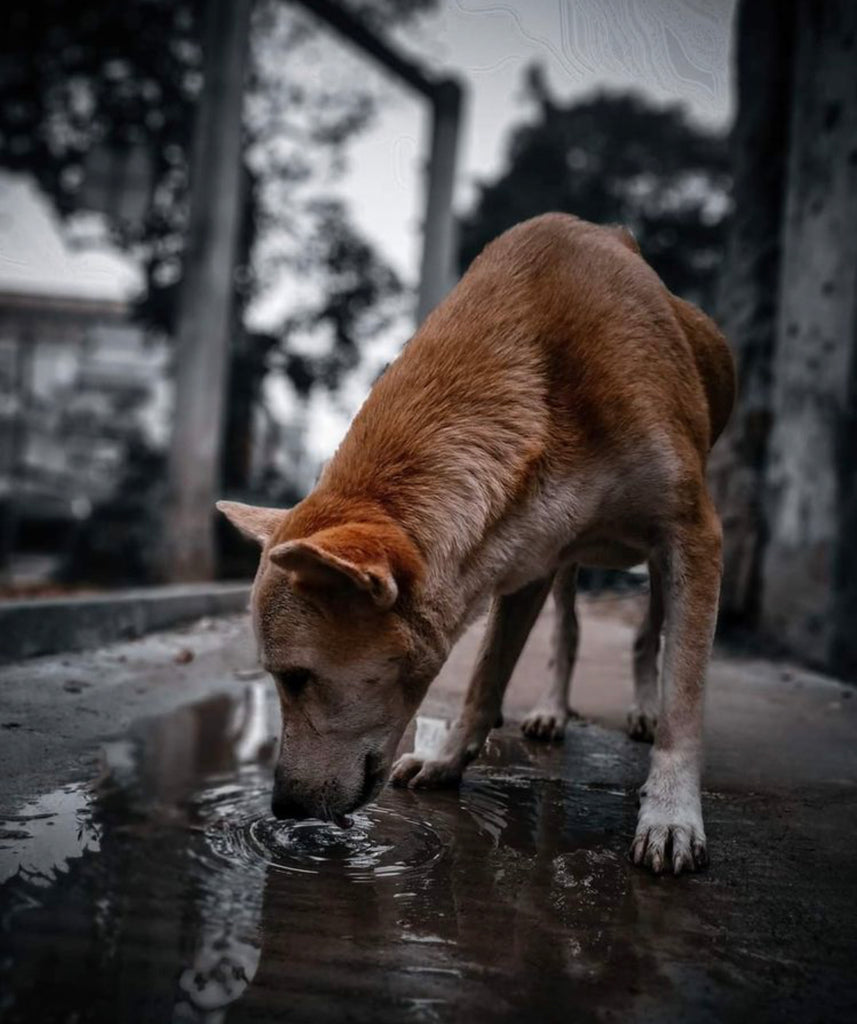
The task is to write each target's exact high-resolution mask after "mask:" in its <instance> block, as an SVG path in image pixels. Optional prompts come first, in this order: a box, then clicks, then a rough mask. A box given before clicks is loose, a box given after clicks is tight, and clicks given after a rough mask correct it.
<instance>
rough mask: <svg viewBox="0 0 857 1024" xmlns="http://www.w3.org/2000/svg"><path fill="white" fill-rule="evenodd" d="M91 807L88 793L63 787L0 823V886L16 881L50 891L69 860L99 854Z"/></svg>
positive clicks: (97, 836) (85, 788) (1, 820)
mask: <svg viewBox="0 0 857 1024" xmlns="http://www.w3.org/2000/svg"><path fill="white" fill-rule="evenodd" d="M89 804H90V793H89V789H88V787H86V786H83V785H73V786H64V787H63V788H62V789H57V790H55V791H54V792H53V793H46V794H45V795H44V796H40V797H39V798H38V800H34V801H33V802H32V803H28V804H24V805H23V806H22V807H20V808H19V809H18V811H17V812H16V813H15V814H13V815H9V816H8V817H6V818H0V885H2V884H3V882H5V881H7V880H8V879H10V878H12V877H14V876H18V877H21V878H26V879H27V880H28V881H29V882H30V883H32V884H33V885H50V884H51V883H52V882H53V881H55V880H56V877H57V873H58V872H61V871H63V870H64V868H65V865H66V864H67V863H68V862H69V861H70V860H74V859H75V858H76V857H80V856H82V855H83V854H84V853H85V852H86V851H87V850H93V851H95V850H98V848H99V830H98V828H97V827H96V826H95V825H94V824H93V823H92V820H91V817H90V814H89Z"/></svg>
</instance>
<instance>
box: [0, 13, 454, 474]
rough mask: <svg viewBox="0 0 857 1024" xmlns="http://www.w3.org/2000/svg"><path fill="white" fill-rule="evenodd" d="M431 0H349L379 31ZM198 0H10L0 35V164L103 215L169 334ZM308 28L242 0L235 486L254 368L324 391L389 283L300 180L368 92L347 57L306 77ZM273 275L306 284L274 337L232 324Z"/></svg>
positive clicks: (231, 428) (366, 115) (148, 315)
mask: <svg viewBox="0 0 857 1024" xmlns="http://www.w3.org/2000/svg"><path fill="white" fill-rule="evenodd" d="M435 2H436V0H360V2H358V0H354V2H352V3H349V4H348V6H349V7H350V8H351V9H352V10H354V11H355V13H358V14H359V15H360V16H361V17H363V18H364V19H365V20H366V21H368V22H369V23H370V24H384V25H385V26H389V25H390V24H395V23H401V22H403V21H406V20H408V19H410V18H412V17H414V16H415V15H416V14H418V13H420V12H422V11H424V10H426V9H428V8H430V7H431V6H432V5H433V4H434V3H435ZM204 3H205V0H128V2H126V3H123V4H111V3H107V2H106V0H32V2H31V3H28V4H26V5H15V6H14V7H13V9H12V10H11V11H10V13H9V28H8V31H7V33H5V34H4V36H3V39H2V40H0V167H6V168H8V169H10V170H14V171H24V172H27V173H29V174H32V175H33V176H34V177H35V178H36V179H37V181H38V183H39V185H40V186H41V188H42V189H43V190H44V192H45V193H46V194H47V195H48V196H49V197H50V199H51V200H52V202H53V203H54V205H55V206H56V208H57V209H58V211H59V212H60V213H61V214H63V215H66V216H67V215H71V214H74V213H75V212H77V211H79V210H82V209H91V208H98V209H101V210H102V212H104V213H106V214H107V219H108V226H109V229H110V231H111V233H112V235H113V238H114V240H115V241H116V242H118V244H119V245H120V246H121V247H123V248H124V249H126V250H127V251H128V252H130V253H131V254H132V255H134V256H135V257H136V258H137V259H138V260H139V261H140V262H141V263H142V265H143V267H144V268H145V273H146V278H147V284H148V287H147V290H146V293H145V295H144V297H143V299H142V301H141V302H140V304H139V308H138V316H139V317H140V318H141V319H142V320H143V321H144V322H145V323H146V324H147V325H148V326H149V327H150V328H152V329H154V330H157V331H162V332H165V333H167V334H171V333H172V332H173V329H174V326H175V315H176V301H175V300H176V294H177V289H178V286H179V284H180V280H181V264H182V254H183V248H184V236H185V230H186V224H187V208H188V204H187V195H186V192H187V177H188V163H189V149H190V145H191V139H192V125H193V114H194V109H195V107H196V105H197V102H198V98H199V96H200V90H201V85H202V52H201V39H200V31H201V23H202V17H201V14H202V9H203V5H204ZM321 36H322V33H320V32H319V26H318V25H317V24H316V23H315V22H314V20H313V19H312V17H311V16H309V15H307V14H306V13H305V12H304V11H303V10H302V9H301V8H300V7H297V6H295V5H291V4H285V3H283V2H281V0H256V3H255V5H254V20H253V28H252V32H251V45H252V62H251V68H252V70H251V74H250V80H249V82H248V88H247V96H246V102H245V118H244V120H245V134H246V142H247V145H246V151H245V175H244V186H243V191H244V218H243V224H242V232H241V237H240V240H239V267H238V271H237V273H236V275H235V280H234V289H235V303H234V308H235V313H234V324H233V337H234V339H235V343H234V352H233V358H232V362H233V367H232V373H231V375H230V399H229V401H228V403H227V405H228V424H227V438H228V441H227V444H226V445H225V450H224V476H225V482H226V484H227V486H228V487H229V488H230V489H233V490H234V489H246V487H247V482H248V480H247V469H248V466H249V461H250V460H249V452H250V440H249V439H250V430H251V422H252V414H253V408H254V405H255V404H256V403H257V402H258V401H259V399H260V384H261V380H262V378H263V377H264V374H265V373H266V372H267V369H268V367H269V365H274V366H279V367H282V368H283V369H284V370H285V371H286V372H288V373H289V375H290V376H291V377H292V379H293V380H295V381H298V382H299V383H300V387H299V391H301V393H304V394H305V393H306V392H307V391H308V390H309V388H311V387H312V385H313V384H314V383H315V382H316V380H318V381H319V382H320V383H321V384H323V385H325V386H331V387H332V386H335V385H336V383H337V381H338V373H339V372H340V371H341V370H342V369H343V368H345V367H347V366H349V365H351V364H353V362H354V359H355V355H356V348H357V345H358V343H359V340H360V338H361V337H363V336H364V335H365V326H364V325H365V323H366V322H371V320H372V317H373V313H372V306H373V305H374V304H375V303H380V302H383V301H387V300H390V299H394V298H395V297H396V296H398V295H399V294H400V292H401V285H400V283H399V282H398V280H397V279H396V277H395V275H394V274H392V272H390V271H389V270H388V268H386V267H385V266H384V265H383V263H382V261H381V260H380V259H379V257H378V256H377V255H376V254H375V253H374V252H373V251H372V249H371V247H370V246H369V245H368V243H367V242H366V241H365V240H363V239H361V238H360V237H359V236H358V234H357V232H356V231H355V229H354V228H353V226H351V225H350V224H349V223H348V220H347V216H346V212H345V210H344V208H343V206H342V205H341V204H338V203H331V202H327V203H324V202H320V201H319V191H318V188H317V187H316V188H312V187H309V186H312V185H314V184H316V183H317V182H318V181H319V180H320V179H324V180H325V181H327V182H328V187H329V182H330V181H331V178H332V177H333V176H334V175H335V173H336V171H337V170H338V169H340V168H341V167H342V164H343V151H344V146H345V144H346V142H347V141H348V139H350V138H351V137H352V136H353V135H354V134H355V133H356V132H358V131H359V130H360V129H361V128H362V127H364V126H365V125H366V124H367V123H368V121H369V120H370V118H371V116H372V113H373V111H374V109H375V105H376V102H377V90H373V86H372V84H371V81H370V80H367V78H366V77H365V76H364V77H359V76H358V75H357V74H355V67H358V66H359V64H358V62H359V58H357V57H356V56H354V55H351V54H350V53H347V54H345V55H344V57H343V59H341V60H339V61H337V62H336V66H335V67H331V66H330V65H331V62H330V61H327V62H326V64H325V71H324V73H323V74H322V73H321V72H320V70H319V68H320V66H321V64H322V63H325V62H324V60H323V55H322V58H321V60H320V59H319V53H318V46H319V40H320V38H321ZM314 48H315V49H314ZM286 55H288V59H286ZM355 83H357V84H355ZM284 239H287V241H286V242H285V244H284V242H283V240H284ZM314 261H315V262H314ZM284 270H290V271H292V272H297V273H299V274H303V275H304V276H305V277H306V278H310V277H314V278H315V279H316V281H317V282H320V286H317V287H316V288H315V289H314V298H313V301H314V303H315V304H314V306H312V305H311V304H310V302H309V300H308V299H307V298H306V296H304V297H303V298H302V302H301V306H300V309H299V310H298V311H294V310H289V311H288V312H287V313H286V314H284V315H283V318H282V322H281V324H280V325H279V326H278V327H276V328H275V329H274V330H273V331H272V332H270V333H268V334H265V335H263V334H259V333H252V334H248V333H246V332H245V330H244V326H243V319H244V311H245V309H246V307H247V305H248V303H249V302H250V301H251V300H252V298H253V297H254V296H256V295H258V293H259V292H260V290H263V289H266V288H268V289H270V288H274V287H276V285H277V282H278V279H279V278H280V276H281V275H282V273H283V271H284ZM346 282H348V283H347V284H346ZM322 324H328V325H330V326H331V327H332V331H331V332H330V340H331V347H330V351H325V352H323V353H322V354H321V356H319V357H318V358H307V357H305V356H300V357H299V356H296V355H295V356H292V355H290V354H289V349H290V346H291V342H292V339H293V337H294V335H295V334H296V333H297V332H299V331H304V332H305V331H306V330H307V329H308V328H309V327H313V329H318V328H319V326H320V325H322Z"/></svg>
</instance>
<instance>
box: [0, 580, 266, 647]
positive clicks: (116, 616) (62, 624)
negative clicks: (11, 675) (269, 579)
mask: <svg viewBox="0 0 857 1024" xmlns="http://www.w3.org/2000/svg"><path fill="white" fill-rule="evenodd" d="M249 597H250V587H249V585H248V584H246V583H214V584H212V583H202V584H186V585H180V586H167V587H148V588H146V589H141V590H122V591H117V592H116V593H112V594H105V595H104V596H99V597H73V598H65V599H62V600H54V599H36V600H29V601H8V602H6V603H3V604H0V664H3V663H6V662H10V661H19V660H20V659H22V658H33V657H36V656H38V655H40V654H57V653H59V652H61V651H82V650H85V649H87V648H89V647H100V646H101V645H102V644H108V643H113V642H114V641H117V640H130V639H133V638H135V637H139V636H143V635H144V634H146V633H152V632H154V631H155V630H158V629H167V628H168V627H169V626H174V625H176V624H177V623H181V622H189V621H191V620H192V619H199V618H202V617H203V616H205V615H224V614H226V613H229V612H241V611H244V609H245V608H246V607H247V602H248V600H249Z"/></svg>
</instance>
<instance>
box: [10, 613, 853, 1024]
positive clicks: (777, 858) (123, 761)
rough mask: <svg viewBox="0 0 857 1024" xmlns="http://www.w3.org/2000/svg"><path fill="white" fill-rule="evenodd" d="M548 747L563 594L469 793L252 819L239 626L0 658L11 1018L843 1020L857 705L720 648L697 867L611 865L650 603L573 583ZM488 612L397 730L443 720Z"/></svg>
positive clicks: (215, 624)
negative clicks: (552, 650) (562, 711)
mask: <svg viewBox="0 0 857 1024" xmlns="http://www.w3.org/2000/svg"><path fill="white" fill-rule="evenodd" d="M581 603H582V608H581V615H580V618H581V650H580V655H579V660H578V666H577V669H576V672H575V678H574V681H573V686H572V695H571V705H572V707H573V709H574V711H575V712H576V714H577V716H578V717H576V718H575V719H574V720H573V721H572V722H571V723H570V724H569V728H568V730H567V734H566V740H565V743H563V744H548V745H543V744H538V743H535V742H533V741H528V740H524V739H523V738H522V737H521V735H520V731H519V728H518V722H519V721H520V719H521V718H522V717H523V715H524V714H525V713H526V712H527V711H528V710H529V708H530V706H531V705H532V703H533V702H534V700H535V697H536V695H537V692H538V690H539V689H540V688H541V686H542V684H543V681H544V677H545V672H546V666H547V662H548V658H549V637H550V629H551V618H552V609H551V608H548V609H546V611H545V613H544V615H543V616H542V618H541V619H540V621H539V623H538V624H537V626H536V628H535V629H534V631H533V634H532V636H531V638H530V641H529V643H528V645H527V648H526V649H525V651H524V654H523V656H522V658H521V661H520V663H519V666H518V668H517V670H516V673H515V676H514V677H513V680H512V683H511V685H510V688H509V692H508V695H507V700H506V705H505V718H506V724H505V725H504V727H503V728H502V729H499V730H496V731H495V732H494V733H493V734H492V738H491V740H490V741H489V744H488V747H487V749H486V751H485V753H484V755H483V757H482V758H480V760H479V761H478V762H477V763H476V764H474V765H473V766H472V768H471V769H470V770H469V772H468V776H467V778H466V780H465V782H464V783H463V785H462V787H461V789H460V790H458V791H452V792H439V793H417V794H415V793H411V792H403V791H398V790H388V791H386V792H385V793H384V794H383V796H382V798H381V799H380V800H379V801H378V803H377V805H376V806H373V807H371V808H369V809H367V810H366V811H364V812H361V813H359V814H358V815H356V816H355V822H354V825H353V827H352V828H351V829H349V830H347V831H343V830H340V829H338V828H336V827H335V826H332V825H322V824H314V823H300V824H298V825H296V824H293V823H287V822H276V821H274V820H273V819H271V818H270V817H269V816H268V814H267V806H268V799H269V787H270V767H271V761H272V756H273V753H274V751H275V746H276V732H277V717H276V715H277V713H276V708H275V707H274V704H273V700H272V696H273V695H272V692H271V691H272V687H271V686H270V685H269V684H268V682H267V680H266V679H265V678H264V677H263V675H262V674H261V673H260V672H259V671H258V669H257V667H256V665H255V655H254V650H253V646H252V642H251V639H250V633H249V629H248V625H247V622H246V619H245V618H244V617H243V616H239V617H234V616H233V617H225V618H209V619H205V620H202V621H201V622H198V623H196V624H194V625H192V626H187V627H183V628H181V629H177V630H172V631H169V632H165V633H161V634H154V635H151V636H148V637H144V638H142V639H139V640H135V641H132V642H126V643H122V644H115V645H112V646H108V647H103V648H100V649H98V650H94V651H90V652H80V653H75V654H67V655H62V656H56V657H49V658H38V659H32V660H30V661H26V662H19V663H15V664H11V665H7V666H5V667H4V668H2V669H0V1020H3V1021H5V1020H9V1021H25V1020H26V1021H29V1020H39V1021H48V1020H54V1019H57V1020H69V1019H74V1020H81V1021H84V1020H110V1021H125V1020H141V1021H142V1020H146V1021H149V1020H194V1021H196V1020H199V1021H212V1022H214V1021H222V1020H229V1021H233V1020H245V1019H246V1020H269V1019H284V1020H297V1021H303V1020H307V1021H340V1020H350V1021H367V1022H368V1021H372V1022H375V1021H391V1022H393V1021H395V1022H400V1021H410V1020H413V1021H463V1020H465V1019H466V1020H468V1021H482V1020H486V1021H506V1020H538V1021H552V1020H563V1021H567V1020H569V1019H573V1020H611V1019H618V1018H621V1019H622V1020H623V1021H624V1020H665V1021H666V1020H668V1021H675V1020H688V1021H708V1020H711V1021H715V1020H716V1021H723V1020H742V1021H743V1020H747V1019H749V1018H751V1017H752V1018H753V1019H754V1020H771V1021H774V1020H777V1021H781V1020H797V1021H801V1020H813V1021H815V1020H824V1021H835V1020H842V1021H845V1020H854V1019H855V1017H857V972H855V970H854V964H855V963H857V872H855V866H857V858H855V852H854V849H855V836H857V742H855V740H857V692H856V691H855V690H854V689H853V688H852V687H849V686H847V685H845V684H842V683H840V682H837V681H835V680H832V679H829V678H826V677H824V676H821V675H819V674H817V673H813V672H810V671H807V670H805V669H802V668H799V667H797V666H794V665H791V664H789V663H787V662H774V661H770V660H765V659H762V658H751V657H746V656H738V655H734V654H728V653H726V652H723V651H718V652H717V654H716V656H715V658H714V660H713V663H712V666H711V670H710V673H709V684H708V698H707V718H706V744H707V766H706V770H705V774H704V780H703V786H704V792H703V811H704V814H705V818H706V827H707V833H708V839H709V852H710V854H711V866H710V867H709V868H708V869H707V870H706V871H705V872H702V873H700V874H697V875H693V876H683V877H681V878H678V879H676V878H672V877H663V878H654V877H652V876H650V875H648V874H646V873H645V872H643V871H641V870H640V869H636V868H633V867H632V866H631V865H630V864H628V862H627V860H626V857H625V853H626V850H627V846H628V844H629V841H630V838H631V836H632V834H633V827H634V819H635V810H636V807H635V793H636V789H637V787H638V786H639V785H640V784H641V782H642V781H643V779H644V777H645V771H646V763H647V759H648V748H647V747H645V746H644V745H641V744H639V743H635V742H633V741H631V740H629V739H628V738H627V737H626V736H625V734H624V719H625V712H626V710H627V706H628V705H629V703H630V698H631V682H630V680H631V664H630V652H631V642H632V636H633V630H634V625H635V623H636V621H637V620H638V618H639V617H640V615H641V614H642V607H641V604H640V599H639V598H637V597H627V596H621V597H601V598H594V597H590V598H585V599H584V600H583V601H582V602H581ZM480 630H481V625H477V626H476V627H474V628H473V629H471V630H470V631H469V632H468V633H467V634H466V635H465V636H464V637H463V639H462V641H461V642H460V644H459V645H458V646H457V647H456V649H455V650H454V651H453V653H452V655H451V657H450V660H449V662H448V663H447V665H446V667H445V668H444V670H443V672H442V673H441V675H440V677H439V678H438V679H437V680H436V682H435V684H434V685H433V687H432V689H431V690H430V692H429V696H428V697H427V699H426V702H425V704H424V707H423V709H421V713H420V716H419V718H418V719H417V722H416V724H415V727H414V728H413V729H412V730H410V731H409V734H408V736H406V740H405V746H406V747H407V746H408V745H411V744H413V743H415V742H417V743H423V742H426V741H427V740H430V738H431V736H432V734H437V733H438V732H442V731H443V729H444V728H445V725H446V723H447V722H448V721H449V719H450V718H451V717H452V715H453V714H454V709H455V706H456V703H457V701H458V700H459V699H460V695H461V693H462V692H463V690H464V687H465V685H466V680H467V675H468V671H469V668H470V665H471V664H472V662H473V659H474V657H475V650H476V647H477V645H478V641H479V635H480Z"/></svg>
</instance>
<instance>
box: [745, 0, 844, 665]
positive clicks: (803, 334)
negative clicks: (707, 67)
mask: <svg viewBox="0 0 857 1024" xmlns="http://www.w3.org/2000/svg"><path fill="white" fill-rule="evenodd" d="M796 27H797V32H796V38H795V78H794V89H793V92H792V96H793V102H792V118H791V128H790V146H789V159H788V186H787V202H786V215H785V224H784V232H783V257H782V271H781V280H780V290H779V316H778V320H777V332H776V353H775V358H774V374H773V391H772V412H773V427H772V430H771V436H770V450H769V454H768V460H767V469H766V473H765V492H764V501H765V519H766V523H767V530H768V535H769V536H768V541H767V545H766V549H765V554H764V563H763V568H762V588H761V623H762V626H763V628H764V630H765V631H766V632H768V633H769V634H771V635H772V636H774V637H775V638H777V639H779V640H781V641H782V642H783V643H785V645H786V646H787V647H789V648H790V649H792V650H794V651H795V652H796V653H798V654H799V655H800V656H802V657H804V658H806V659H808V660H811V661H815V662H819V663H821V664H825V665H828V666H831V667H835V668H836V667H838V668H840V669H847V667H848V665H850V666H851V669H852V670H853V669H855V668H857V636H855V635H854V634H855V633H857V621H855V619H854V618H853V615H851V614H848V611H849V609H850V611H851V612H853V610H854V607H855V603H857V601H855V586H857V584H855V581H854V570H855V569H857V565H855V562H856V561H857V554H855V549H857V536H855V530H854V527H855V515H854V505H855V495H854V484H853V480H854V472H855V458H857V456H855V453H854V448H855V444H857V436H855V431H854V422H855V421H854V404H853V403H854V372H855V370H854V363H855V348H857V4H855V3H854V2H853V0H828V2H825V3H823V4H822V3H817V2H815V0H799V3H798V11H797V26H796Z"/></svg>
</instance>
